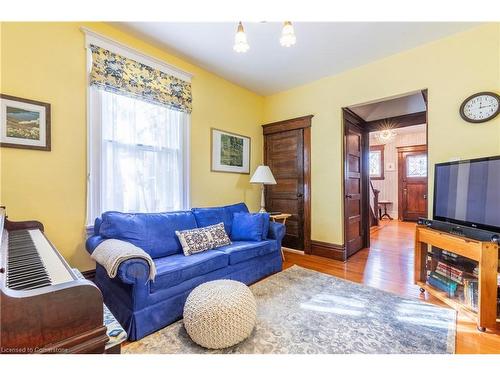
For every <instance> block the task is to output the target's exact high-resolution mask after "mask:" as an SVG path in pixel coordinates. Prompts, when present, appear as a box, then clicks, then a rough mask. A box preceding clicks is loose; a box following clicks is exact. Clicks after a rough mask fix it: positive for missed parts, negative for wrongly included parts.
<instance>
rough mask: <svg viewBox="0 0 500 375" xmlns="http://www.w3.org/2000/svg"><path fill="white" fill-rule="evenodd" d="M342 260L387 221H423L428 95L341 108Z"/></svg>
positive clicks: (367, 242)
mask: <svg viewBox="0 0 500 375" xmlns="http://www.w3.org/2000/svg"><path fill="white" fill-rule="evenodd" d="M343 113H344V239H345V241H344V242H345V249H346V250H345V252H346V254H345V255H346V258H347V257H349V256H350V255H352V254H354V253H356V252H357V251H359V250H360V249H362V248H364V247H369V246H370V232H373V230H376V229H377V228H379V227H380V226H381V225H383V224H384V223H385V222H387V221H392V220H399V221H416V220H417V219H418V218H419V217H426V216H427V209H428V199H427V198H428V189H427V185H428V165H427V126H428V124H427V90H421V91H417V92H412V93H408V94H404V95H399V96H397V97H392V98H386V99H381V100H377V101H374V102H370V103H365V104H357V105H353V106H349V107H347V108H344V109H343Z"/></svg>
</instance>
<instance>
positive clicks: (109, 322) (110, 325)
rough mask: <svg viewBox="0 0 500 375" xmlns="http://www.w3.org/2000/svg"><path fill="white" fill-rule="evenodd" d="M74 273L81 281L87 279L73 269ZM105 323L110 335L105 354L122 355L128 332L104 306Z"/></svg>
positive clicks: (107, 332)
mask: <svg viewBox="0 0 500 375" xmlns="http://www.w3.org/2000/svg"><path fill="white" fill-rule="evenodd" d="M73 272H74V273H75V274H76V275H77V276H78V277H79V278H81V279H85V277H84V276H83V275H82V273H81V272H80V271H79V270H78V269H76V268H73ZM102 307H103V314H104V316H103V322H104V325H105V326H106V334H107V335H108V338H109V341H108V342H107V343H106V346H105V348H104V353H105V354H120V352H121V344H122V342H124V341H125V340H126V339H127V332H125V330H124V329H123V327H122V326H121V325H120V323H118V320H116V318H115V317H114V315H113V313H112V312H111V311H109V309H108V307H107V306H106V305H105V304H103V306H102Z"/></svg>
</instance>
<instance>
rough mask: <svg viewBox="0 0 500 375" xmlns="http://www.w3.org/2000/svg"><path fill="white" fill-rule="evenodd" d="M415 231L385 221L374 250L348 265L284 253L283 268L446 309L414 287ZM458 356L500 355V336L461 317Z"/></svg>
mask: <svg viewBox="0 0 500 375" xmlns="http://www.w3.org/2000/svg"><path fill="white" fill-rule="evenodd" d="M414 231H415V224H413V223H406V222H398V221H396V220H394V221H390V222H389V221H383V222H382V225H381V227H380V228H379V229H377V230H375V231H372V233H371V247H370V248H369V249H363V250H360V251H359V252H358V253H356V254H354V255H353V256H352V257H350V258H349V259H348V261H347V262H345V263H344V262H340V261H336V260H333V259H327V258H322V257H318V256H314V255H302V254H297V253H293V252H288V251H286V250H285V262H284V268H288V267H291V266H292V265H294V264H296V265H299V266H301V267H305V268H310V269H313V270H316V271H320V272H324V273H327V274H330V275H334V276H337V277H341V278H344V279H347V280H351V281H355V282H358V283H362V284H365V285H369V286H372V287H375V288H379V289H382V290H385V291H388V292H392V293H395V294H398V295H401V296H404V297H411V298H419V299H422V300H426V301H428V302H430V303H435V304H438V305H444V304H443V303H442V302H441V301H439V300H437V299H436V298H434V297H432V296H429V295H428V294H427V293H425V295H421V293H420V291H419V288H418V287H417V286H416V285H414V284H413V245H414ZM499 333H500V332H499ZM456 353H473V354H477V353H500V335H499V334H496V333H492V332H491V331H488V332H486V333H481V332H479V331H477V329H476V324H475V322H473V321H471V320H470V319H469V318H468V317H467V316H465V315H463V314H461V313H459V314H458V316H457V337H456Z"/></svg>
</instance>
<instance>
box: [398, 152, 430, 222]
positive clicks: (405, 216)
mask: <svg viewBox="0 0 500 375" xmlns="http://www.w3.org/2000/svg"><path fill="white" fill-rule="evenodd" d="M398 193H399V205H398V218H399V220H401V221H417V220H418V218H420V217H427V145H416V146H406V147H398Z"/></svg>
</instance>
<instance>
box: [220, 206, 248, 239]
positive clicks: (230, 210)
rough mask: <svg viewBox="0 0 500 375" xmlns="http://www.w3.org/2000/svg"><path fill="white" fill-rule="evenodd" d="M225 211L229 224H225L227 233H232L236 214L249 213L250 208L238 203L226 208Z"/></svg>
mask: <svg viewBox="0 0 500 375" xmlns="http://www.w3.org/2000/svg"><path fill="white" fill-rule="evenodd" d="M224 211H226V218H227V220H228V221H227V223H226V222H224V226H225V227H226V231H227V233H231V231H232V226H233V215H234V214H235V213H236V212H248V207H247V205H246V204H245V203H236V204H231V205H229V206H224Z"/></svg>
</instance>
